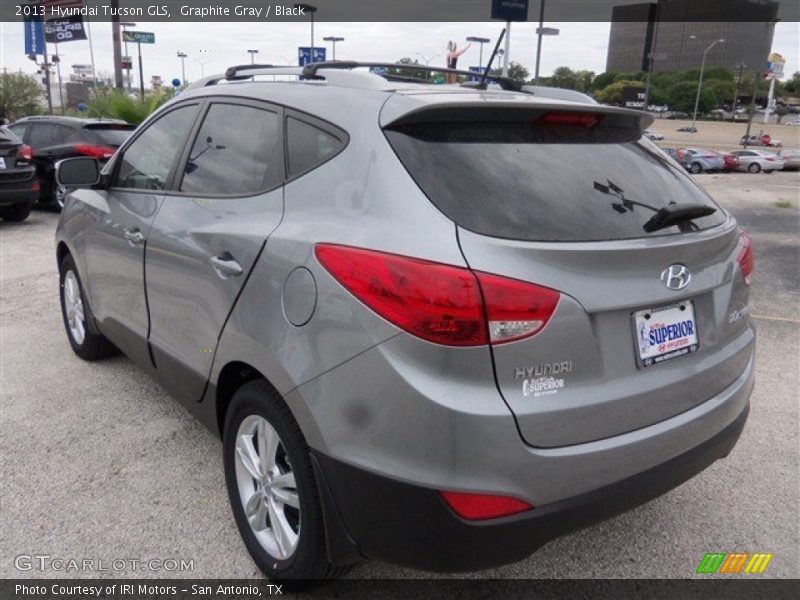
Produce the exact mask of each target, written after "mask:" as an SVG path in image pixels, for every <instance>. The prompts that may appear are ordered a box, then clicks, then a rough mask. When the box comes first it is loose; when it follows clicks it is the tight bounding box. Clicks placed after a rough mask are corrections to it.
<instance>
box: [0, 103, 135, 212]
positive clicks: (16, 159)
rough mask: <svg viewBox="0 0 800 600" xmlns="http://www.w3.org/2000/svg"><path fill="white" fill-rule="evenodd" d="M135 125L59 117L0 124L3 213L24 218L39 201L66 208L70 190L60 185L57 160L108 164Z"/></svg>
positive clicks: (108, 120) (0, 177)
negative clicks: (93, 160) (79, 158)
mask: <svg viewBox="0 0 800 600" xmlns="http://www.w3.org/2000/svg"><path fill="white" fill-rule="evenodd" d="M134 129H135V126H133V125H130V124H129V123H126V122H125V121H119V120H112V119H80V118H75V117H58V116H47V117H25V118H23V119H20V120H19V121H16V122H14V123H12V124H11V125H8V126H7V127H0V217H2V219H3V220H5V221H22V220H24V219H25V218H27V216H28V215H29V214H30V211H31V208H32V206H33V204H34V203H36V202H39V204H43V205H50V206H53V207H57V208H58V209H60V208H62V207H63V205H64V197H65V195H66V193H67V192H68V190H67V189H66V188H65V187H64V186H60V185H57V184H56V181H55V165H56V163H57V162H58V161H59V160H62V159H64V158H71V157H75V156H89V157H92V158H97V159H98V160H99V161H100V162H101V163H105V161H107V160H108V159H109V158H111V157H112V156H113V155H114V152H116V150H117V148H119V146H120V145H121V144H122V143H123V142H124V141H125V140H126V139H127V138H128V136H129V135H130V134H131V132H133V130H134Z"/></svg>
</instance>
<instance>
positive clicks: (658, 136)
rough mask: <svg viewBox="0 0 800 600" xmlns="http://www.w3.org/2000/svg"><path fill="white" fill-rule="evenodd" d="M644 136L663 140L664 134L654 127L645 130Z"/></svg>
mask: <svg viewBox="0 0 800 600" xmlns="http://www.w3.org/2000/svg"><path fill="white" fill-rule="evenodd" d="M644 137H646V138H647V139H649V140H663V139H664V136H663V135H662V134H660V133H658V132H657V131H653V130H652V129H645V130H644Z"/></svg>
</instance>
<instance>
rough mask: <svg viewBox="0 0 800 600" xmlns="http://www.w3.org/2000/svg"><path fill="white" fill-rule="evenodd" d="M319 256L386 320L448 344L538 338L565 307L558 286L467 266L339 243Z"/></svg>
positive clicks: (320, 247) (317, 251) (320, 249)
mask: <svg viewBox="0 0 800 600" xmlns="http://www.w3.org/2000/svg"><path fill="white" fill-rule="evenodd" d="M315 254H316V256H317V260H319V262H320V264H322V266H323V267H325V268H326V269H327V270H328V272H330V274H331V275H333V277H334V278H336V280H337V281H339V283H341V284H342V285H343V286H344V287H345V288H346V289H347V290H348V291H350V292H351V293H352V294H353V295H354V296H355V297H356V298H358V299H359V300H360V301H361V302H363V303H364V304H366V305H367V306H368V307H370V308H371V309H372V310H374V311H375V312H376V313H378V314H379V315H381V316H382V317H383V318H385V319H386V320H388V321H390V322H391V323H393V324H394V325H397V326H398V327H400V328H401V329H403V330H405V331H407V332H409V333H411V334H413V335H416V336H417V337H420V338H422V339H424V340H428V341H430V342H434V343H437V344H443V345H446V346H480V345H484V344H487V343H489V342H490V341H491V343H493V344H500V343H504V342H510V341H513V340H518V339H521V338H524V337H528V336H531V335H533V334H535V333H536V332H538V331H539V330H541V329H542V327H544V325H545V324H546V323H547V321H548V320H549V318H550V316H551V315H552V314H553V311H554V310H555V307H556V305H557V304H558V298H559V294H558V292H555V291H553V290H550V289H547V288H542V287H539V286H537V285H533V284H531V283H526V282H523V281H518V280H515V279H506V278H504V277H498V276H497V275H490V274H488V273H473V272H472V271H470V270H469V269H465V268H462V267H454V266H451V265H443V264H440V263H434V262H429V261H425V260H420V259H417V258H409V257H406V256H398V255H396V254H387V253H384V252H375V251H373V250H364V249H362V248H351V247H348V246H337V245H331V244H318V245H317V246H316V248H315ZM479 281H480V285H479V283H478V282H479ZM487 318H488V321H489V322H488V324H487V322H486V319H487Z"/></svg>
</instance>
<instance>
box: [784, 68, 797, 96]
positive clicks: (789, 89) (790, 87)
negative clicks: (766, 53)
mask: <svg viewBox="0 0 800 600" xmlns="http://www.w3.org/2000/svg"><path fill="white" fill-rule="evenodd" d="M784 89H785V90H786V93H788V94H792V95H797V94H800V71H795V73H794V74H793V75H792V78H791V79H790V80H789V81H787V82H786V83H785V84H784Z"/></svg>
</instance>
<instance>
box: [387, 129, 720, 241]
mask: <svg viewBox="0 0 800 600" xmlns="http://www.w3.org/2000/svg"><path fill="white" fill-rule="evenodd" d="M548 129H549V131H541V130H540V129H537V128H536V127H535V126H533V125H531V123H529V122H527V123H415V124H407V125H401V126H398V127H396V128H393V129H390V130H387V131H386V136H387V138H388V139H389V142H390V143H391V145H392V147H393V148H394V150H395V152H396V153H397V155H398V157H399V158H400V160H401V161H402V162H403V164H404V165H405V167H406V169H408V171H409V173H410V174H411V176H412V177H413V178H414V179H415V180H416V182H417V183H418V185H419V186H420V187H421V188H422V190H423V191H424V192H425V194H426V195H427V196H428V198H430V200H431V201H432V202H433V204H435V205H436V206H437V207H438V208H439V210H441V211H442V212H443V213H444V214H445V215H447V216H448V217H449V218H450V219H452V220H453V221H455V222H456V223H457V224H458V225H460V226H462V227H464V228H466V229H469V230H471V231H474V232H476V233H480V234H484V235H489V236H493V237H501V238H507V239H514V240H528V241H599V240H616V239H630V238H640V237H650V236H654V235H665V234H674V233H678V232H680V231H681V230H683V231H686V230H687V229H692V230H694V229H706V228H709V227H714V226H716V225H719V224H720V223H722V222H724V220H725V218H726V217H725V214H724V213H723V211H722V210H720V209H719V208H718V207H717V206H716V205H715V204H714V202H713V201H712V200H711V199H710V198H709V197H708V195H707V194H706V193H705V192H704V191H703V190H702V189H701V188H700V187H699V186H698V185H696V184H695V183H694V181H693V180H692V179H691V178H690V177H689V176H688V175H687V174H686V173H685V172H684V170H683V169H682V168H680V167H678V166H677V165H675V164H674V163H672V162H671V161H669V160H668V159H667V157H666V156H665V155H664V154H662V153H661V151H660V150H658V148H657V147H656V146H654V145H652V144H651V143H650V142H649V141H646V140H643V139H642V140H638V141H625V142H617V141H615V142H614V143H607V142H605V141H604V140H603V139H602V138H601V137H600V136H591V135H581V134H579V133H578V134H577V135H573V134H574V133H575V132H574V131H573V132H570V131H567V130H568V129H574V128H572V127H567V128H566V129H565V130H564V134H565V136H558V135H554V132H553V130H552V128H548ZM598 138H599V139H598ZM564 139H569V140H570V141H569V143H565V142H564V141H563V140H564ZM671 202H674V203H678V204H683V203H692V204H702V205H706V206H711V207H712V208H716V209H717V211H716V212H715V213H714V214H711V215H709V216H706V217H702V218H697V219H695V220H694V221H693V222H692V223H689V224H682V225H681V227H680V228H679V227H678V226H672V227H669V228H664V229H660V230H658V231H657V232H653V233H647V232H645V230H644V224H645V223H646V222H647V221H648V220H649V219H650V218H651V217H652V216H653V215H654V214H655V212H656V211H658V210H659V209H660V208H662V207H664V206H666V205H668V204H669V203H671Z"/></svg>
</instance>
